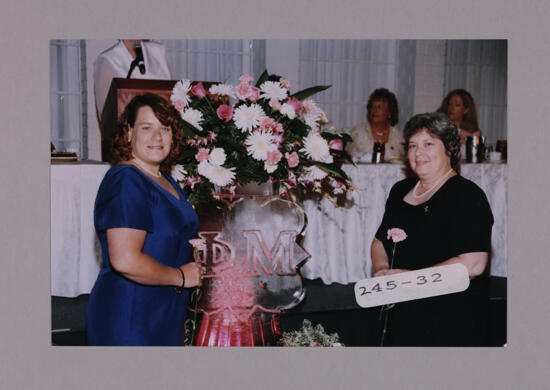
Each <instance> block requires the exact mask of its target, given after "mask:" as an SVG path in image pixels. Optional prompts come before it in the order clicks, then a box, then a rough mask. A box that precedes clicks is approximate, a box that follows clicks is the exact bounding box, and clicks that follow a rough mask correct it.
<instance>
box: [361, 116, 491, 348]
mask: <svg viewBox="0 0 550 390" xmlns="http://www.w3.org/2000/svg"><path fill="white" fill-rule="evenodd" d="M404 137H405V145H404V146H405V151H406V153H407V158H408V164H409V166H410V168H411V170H412V171H413V172H414V174H415V175H416V177H411V178H407V179H404V180H402V181H399V182H398V183H396V184H395V185H394V186H393V188H392V189H391V191H390V194H389V197H388V200H387V203H386V210H385V213H384V218H383V220H382V223H381V225H380V227H379V228H378V231H377V232H376V236H375V238H374V240H373V243H372V247H371V257H372V262H373V267H374V276H375V277H376V276H383V275H391V274H394V273H399V272H404V271H409V270H418V269H422V268H427V267H432V266H438V265H445V264H453V263H461V264H463V265H465V266H466V268H467V269H468V274H469V277H470V279H471V280H470V286H469V288H468V289H467V290H466V291H464V292H461V293H454V294H448V295H442V296H438V297H432V298H427V299H419V300H413V301H408V302H402V303H398V304H396V305H395V306H394V307H393V308H392V309H389V313H388V314H389V317H388V330H387V335H386V343H385V345H396V346H397V345H400V346H466V345H483V344H484V342H485V341H484V340H485V339H486V334H485V329H486V327H485V326H484V323H485V319H484V316H483V314H481V315H480V313H483V310H482V309H481V308H482V305H483V299H482V297H481V296H480V291H481V290H482V288H481V287H479V286H478V285H479V281H480V278H479V276H480V275H482V273H483V272H484V270H485V268H486V267H487V263H488V259H489V252H490V249H491V228H492V225H493V215H492V213H491V208H490V206H489V202H488V201H487V197H486V196H485V194H484V192H483V190H481V189H480V188H479V187H478V186H477V185H476V184H475V183H473V182H471V181H469V180H467V179H465V178H463V177H462V176H460V175H459V174H458V172H459V166H458V164H459V158H460V138H459V135H458V129H457V128H456V126H455V125H454V124H453V122H452V121H451V120H450V119H449V118H448V117H447V116H446V115H444V114H442V113H427V114H419V115H415V116H414V117H412V118H411V119H410V120H409V121H408V122H407V124H406V125H405V131H404ZM391 228H400V229H403V230H404V231H405V232H406V233H407V235H408V237H407V239H406V240H404V241H402V242H400V243H399V245H398V247H397V250H396V253H395V258H394V262H393V269H390V267H389V255H390V254H391V251H392V249H393V242H392V241H391V240H388V239H387V231H388V230H389V229H391Z"/></svg>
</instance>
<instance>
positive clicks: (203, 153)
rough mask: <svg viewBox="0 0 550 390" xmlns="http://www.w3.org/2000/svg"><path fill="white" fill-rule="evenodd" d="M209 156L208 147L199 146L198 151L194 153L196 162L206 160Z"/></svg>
mask: <svg viewBox="0 0 550 390" xmlns="http://www.w3.org/2000/svg"><path fill="white" fill-rule="evenodd" d="M209 158H210V153H209V152H208V149H205V148H200V149H199V151H198V153H197V154H195V159H196V160H197V161H198V162H203V161H206V160H208V159H209Z"/></svg>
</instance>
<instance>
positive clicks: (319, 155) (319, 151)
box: [300, 132, 332, 164]
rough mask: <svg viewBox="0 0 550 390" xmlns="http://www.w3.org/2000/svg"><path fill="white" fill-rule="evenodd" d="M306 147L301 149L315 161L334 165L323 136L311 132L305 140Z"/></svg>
mask: <svg viewBox="0 0 550 390" xmlns="http://www.w3.org/2000/svg"><path fill="white" fill-rule="evenodd" d="M303 142H304V147H303V148H302V149H300V151H301V152H304V153H305V154H306V156H308V157H309V158H311V159H312V160H314V161H320V162H324V163H328V164H330V163H332V156H331V155H330V149H329V146H328V142H327V141H326V140H325V139H324V138H323V137H321V135H319V134H317V133H314V132H311V133H309V134H308V135H307V137H305V138H304V139H303Z"/></svg>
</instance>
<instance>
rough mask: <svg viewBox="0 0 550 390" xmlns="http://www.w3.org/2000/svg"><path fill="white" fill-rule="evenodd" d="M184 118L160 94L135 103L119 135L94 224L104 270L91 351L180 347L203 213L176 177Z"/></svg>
mask: <svg viewBox="0 0 550 390" xmlns="http://www.w3.org/2000/svg"><path fill="white" fill-rule="evenodd" d="M181 121H182V119H181V118H180V115H179V114H178V112H177V111H176V110H175V109H174V108H173V107H172V105H171V104H170V103H168V102H167V101H166V100H164V99H163V98H161V97H160V96H158V95H153V94H145V95H141V96H136V97H134V98H133V99H132V100H131V102H130V103H129V104H128V105H127V106H126V108H125V109H124V112H123V113H122V115H121V117H120V119H119V124H118V129H117V130H116V132H115V137H114V148H113V154H112V156H113V157H112V159H113V160H112V164H113V167H112V168H110V169H109V171H108V172H107V173H106V174H105V177H104V179H103V181H102V183H101V185H100V187H99V190H98V194H97V198H96V202H95V209H94V223H95V229H96V233H97V236H98V238H99V242H100V243H101V252H102V266H103V268H102V269H101V271H100V273H99V276H98V278H97V280H96V282H95V285H94V287H93V289H92V292H91V295H90V299H89V302H88V307H87V330H88V344H89V345H181V344H182V341H183V324H184V319H185V312H186V308H187V303H188V291H187V289H188V288H189V287H194V286H200V285H201V280H202V274H203V272H204V269H203V267H201V266H200V265H199V264H197V263H195V262H190V259H191V256H190V255H191V246H190V244H189V242H188V241H189V239H191V238H193V237H194V236H195V234H196V230H197V226H198V218H197V215H196V213H195V211H194V209H193V207H192V206H191V204H189V202H188V201H187V198H186V196H185V195H184V193H183V192H182V190H181V188H180V187H179V186H178V185H177V184H176V182H175V181H174V180H173V179H172V178H171V177H170V175H169V172H170V170H171V168H172V165H173V164H174V163H175V161H176V158H177V156H178V155H179V151H180V148H181V144H182V142H183V128H182V122H181Z"/></svg>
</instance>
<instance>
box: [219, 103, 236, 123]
mask: <svg viewBox="0 0 550 390" xmlns="http://www.w3.org/2000/svg"><path fill="white" fill-rule="evenodd" d="M216 114H218V118H220V119H221V120H224V121H226V122H229V121H230V120H231V118H233V107H231V106H228V105H227V104H222V105H221V106H219V107H218V109H217V110H216Z"/></svg>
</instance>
